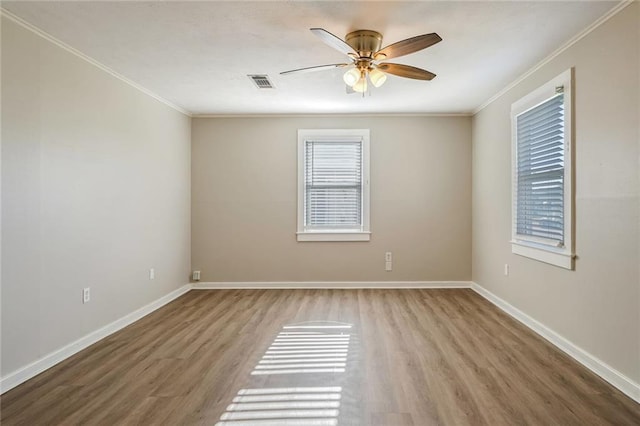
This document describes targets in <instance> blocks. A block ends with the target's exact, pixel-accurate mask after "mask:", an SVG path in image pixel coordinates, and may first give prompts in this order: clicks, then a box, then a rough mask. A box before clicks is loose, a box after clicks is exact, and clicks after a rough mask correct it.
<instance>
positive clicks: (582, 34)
mask: <svg viewBox="0 0 640 426" xmlns="http://www.w3.org/2000/svg"><path fill="white" fill-rule="evenodd" d="M637 1H638V0H622V1H621V2H620V3H618V4H616V5H615V6H614V7H613V8H612V9H611V10H609V11H608V12H607V13H605V14H604V15H602V16H601V17H600V18H598V19H597V20H596V21H595V22H593V23H592V24H591V25H589V26H588V27H587V28H585V29H584V30H582V31H580V32H579V33H578V34H576V35H575V36H574V37H572V38H571V39H569V41H567V42H566V43H564V44H563V45H562V46H560V47H559V48H558V49H556V50H555V51H553V52H552V53H551V54H550V55H549V56H547V57H546V58H544V59H543V60H542V61H540V62H538V63H537V64H535V65H534V66H533V67H532V68H530V69H529V70H528V71H526V72H525V73H524V74H522V75H521V76H520V77H518V78H517V79H515V80H514V81H513V82H511V83H510V84H508V85H507V86H506V87H505V88H504V89H502V90H500V91H499V92H498V93H496V94H495V95H493V96H492V97H490V98H489V99H487V100H486V101H485V102H484V103H482V104H481V105H480V106H479V107H477V108H476V109H474V110H473V112H472V113H471V115H476V114H477V113H479V112H480V111H482V110H483V109H484V108H486V107H487V106H489V105H491V104H492V103H493V102H494V101H496V100H497V99H499V98H500V97H502V95H504V94H505V93H507V92H508V91H510V90H511V89H513V88H514V87H516V86H517V85H518V84H520V83H522V82H523V81H524V80H525V79H527V78H528V77H529V76H531V75H532V74H533V73H534V72H536V71H538V70H539V69H540V68H542V67H543V66H545V65H546V64H548V63H549V62H551V61H552V60H553V59H554V58H555V57H556V56H558V55H560V54H561V53H562V52H564V51H565V50H567V49H569V48H570V47H571V46H573V45H574V44H576V43H577V42H578V41H580V40H582V39H583V38H584V37H586V36H587V35H589V34H590V33H591V32H592V31H594V30H595V29H596V28H598V27H599V26H600V25H602V24H604V23H605V22H607V21H608V20H609V19H611V18H612V17H614V16H615V15H616V14H618V12H620V11H621V10H623V9H624V8H625V7H627V6H629V5H630V4H632V3H634V2H637Z"/></svg>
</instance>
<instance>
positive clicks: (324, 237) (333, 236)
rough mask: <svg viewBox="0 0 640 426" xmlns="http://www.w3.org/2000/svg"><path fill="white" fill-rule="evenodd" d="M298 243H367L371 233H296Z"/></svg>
mask: <svg viewBox="0 0 640 426" xmlns="http://www.w3.org/2000/svg"><path fill="white" fill-rule="evenodd" d="M297 235H298V241H369V240H370V239H371V232H356V231H348V232H298V233H297Z"/></svg>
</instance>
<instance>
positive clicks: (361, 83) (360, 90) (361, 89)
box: [353, 73, 367, 93]
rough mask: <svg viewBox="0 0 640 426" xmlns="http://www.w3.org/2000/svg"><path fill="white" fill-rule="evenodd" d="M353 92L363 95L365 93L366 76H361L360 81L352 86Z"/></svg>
mask: <svg viewBox="0 0 640 426" xmlns="http://www.w3.org/2000/svg"><path fill="white" fill-rule="evenodd" d="M353 91H354V92H358V93H364V92H366V91H367V75H366V74H364V73H363V74H362V76H361V77H360V79H359V80H358V81H357V82H356V84H354V85H353Z"/></svg>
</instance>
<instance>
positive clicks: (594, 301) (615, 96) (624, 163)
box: [473, 3, 640, 382]
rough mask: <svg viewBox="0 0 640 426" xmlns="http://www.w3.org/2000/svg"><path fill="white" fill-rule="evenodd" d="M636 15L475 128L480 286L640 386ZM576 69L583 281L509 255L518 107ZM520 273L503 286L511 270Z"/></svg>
mask: <svg viewBox="0 0 640 426" xmlns="http://www.w3.org/2000/svg"><path fill="white" fill-rule="evenodd" d="M638 6H639V4H638V3H635V4H634V5H632V6H629V7H627V8H626V9H625V10H623V11H622V12H620V13H619V14H618V15H616V16H614V17H613V18H612V19H611V20H609V21H608V22H606V23H605V24H604V25H602V26H601V27H599V28H598V29H596V30H595V31H594V32H592V33H590V34H589V35H588V36H587V37H585V38H584V39H582V40H580V41H579V42H578V43H577V44H575V45H574V46H572V47H571V48H569V49H568V50H566V51H565V52H563V53H562V54H560V55H559V56H558V57H556V58H555V59H553V60H552V61H551V62H549V63H548V64H546V65H545V66H543V67H542V68H541V69H540V70H538V71H536V72H535V73H534V74H533V75H531V76H530V77H528V78H527V79H526V80H524V81H523V82H522V83H520V84H518V85H517V86H516V87H515V88H513V89H512V90H510V91H508V92H507V93H506V94H505V95H504V96H502V97H501V98H499V99H498V100H497V101H495V102H494V103H492V104H491V105H489V106H488V107H486V108H485V109H483V110H482V111H481V112H480V113H478V114H477V115H475V116H474V119H473V280H474V281H475V282H477V283H478V284H480V285H481V286H483V287H485V288H486V289H488V290H489V291H491V292H493V293H494V294H496V295H497V296H499V297H501V298H503V299H505V300H506V301H507V302H509V303H511V304H512V305H514V306H515V307H517V308H519V309H520V310H522V311H524V312H525V313H527V314H529V315H530V316H532V317H533V318H535V319H536V320H538V321H540V322H541V323H543V324H544V325H546V326H547V327H550V328H551V329H552V330H554V331H556V332H557V333H559V334H560V335H562V336H564V337H565V338H567V339H569V340H570V341H571V342H573V343H574V344H576V345H577V346H579V347H581V348H582V349H584V350H586V351H587V352H589V353H591V354H592V355H594V356H595V357H597V358H599V359H600V360H602V361H604V362H605V363H607V364H609V365H610V366H612V367H613V368H615V369H617V370H618V371H620V372H622V373H623V374H624V375H626V376H627V377H629V378H631V379H632V380H634V381H636V382H640V276H639V269H638V268H639V266H638V265H639V263H640V256H639V243H640V234H639V221H640V216H639V209H638V191H639V175H638V169H639V161H638V160H639V143H640V135H639V131H638V126H639V124H638V123H639V121H640V120H639V117H640V110H639V104H640V97H639V96H640V93H639V91H638V90H639V89H638V86H639V79H640V69H639V68H638V63H639V60H640V57H639V50H640V44H639V37H640V36H639V31H640V18H639V12H638V9H639V7H638ZM570 67H575V114H576V115H575V129H576V140H575V154H576V163H575V169H576V180H575V186H576V193H575V198H576V215H577V216H576V217H577V221H576V234H575V241H576V253H577V255H578V258H577V260H576V270H575V271H568V270H564V269H561V268H558V267H554V266H550V265H547V264H544V263H540V262H537V261H534V260H531V259H528V258H524V257H519V256H516V255H513V254H511V247H510V244H509V240H510V236H511V185H510V179H511V174H510V173H511V145H510V144H511V140H510V118H509V112H510V106H511V104H512V103H513V102H514V101H516V100H517V99H519V98H520V97H522V96H524V95H525V94H527V93H528V92H530V91H531V90H533V89H535V88H537V87H538V86H540V85H542V84H543V83H545V82H546V81H548V80H550V79H551V78H553V77H555V76H556V75H558V74H560V73H561V72H562V71H564V70H566V69H568V68H570ZM505 263H508V264H510V265H511V272H510V275H509V276H508V277H507V276H504V275H503V267H504V264H505Z"/></svg>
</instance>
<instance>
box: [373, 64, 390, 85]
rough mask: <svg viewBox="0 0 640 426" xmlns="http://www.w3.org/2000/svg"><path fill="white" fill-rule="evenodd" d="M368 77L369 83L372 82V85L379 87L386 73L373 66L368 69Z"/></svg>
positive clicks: (385, 79)
mask: <svg viewBox="0 0 640 426" xmlns="http://www.w3.org/2000/svg"><path fill="white" fill-rule="evenodd" d="M369 79H370V80H371V84H373V86H374V87H380V86H382V85H383V84H384V82H385V81H387V75H386V74H385V73H383V72H382V71H380V70H379V69H377V68H374V69H372V70H371V71H369Z"/></svg>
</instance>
